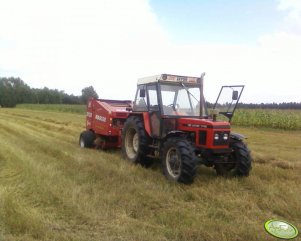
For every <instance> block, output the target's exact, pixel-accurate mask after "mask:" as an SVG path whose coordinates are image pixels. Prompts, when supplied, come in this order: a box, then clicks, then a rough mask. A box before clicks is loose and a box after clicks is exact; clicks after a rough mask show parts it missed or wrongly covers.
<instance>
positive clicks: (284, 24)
mask: <svg viewBox="0 0 301 241" xmlns="http://www.w3.org/2000/svg"><path fill="white" fill-rule="evenodd" d="M300 71H301V0H265V1H262V0H261V1H260V0H253V1H249V0H241V1H236V0H228V1H225V0H211V1H205V0H165V1H162V0H127V1H124V0H72V1H71V0H51V1H50V0H26V1H23V0H9V1H6V0H0V77H10V76H14V77H20V78H21V79H23V80H24V81H25V82H26V83H27V84H28V85H30V86H31V87H35V88H42V87H44V86H46V87H48V88H53V89H54V88H55V89H59V90H64V91H65V92H66V93H68V94H75V95H80V94H81V90H82V89H83V88H84V87H87V86H90V85H92V86H94V88H95V89H96V91H97V93H98V94H99V96H100V98H109V99H130V100H131V99H133V98H134V94H135V89H136V84H137V79H138V78H141V77H146V76H151V75H156V74H161V73H170V74H179V75H189V76H200V74H201V73H202V72H206V76H205V86H204V92H205V97H206V99H207V100H209V101H214V100H215V99H216V96H217V94H218V92H219V89H220V87H221V86H222V85H230V84H243V85H245V86H246V87H245V90H244V93H243V95H242V98H241V101H242V102H245V103H250V102H252V103H262V102H265V103H266V102H269V103H270V102H278V103H279V102H301V94H300V90H301V75H300Z"/></svg>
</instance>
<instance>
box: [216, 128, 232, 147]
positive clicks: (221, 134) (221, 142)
mask: <svg viewBox="0 0 301 241" xmlns="http://www.w3.org/2000/svg"><path fill="white" fill-rule="evenodd" d="M217 135H218V139H215V138H214V137H215V136H217ZM225 135H227V137H228V138H227V139H224V136H225ZM213 138H214V139H213V145H214V146H225V145H228V144H229V138H230V132H229V131H215V132H214V134H213Z"/></svg>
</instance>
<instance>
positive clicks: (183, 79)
mask: <svg viewBox="0 0 301 241" xmlns="http://www.w3.org/2000/svg"><path fill="white" fill-rule="evenodd" d="M158 82H171V83H185V84H200V83H201V78H200V77H192V76H182V75H172V74H159V75H153V76H149V77H144V78H140V79H138V83H137V84H138V85H142V84H150V83H158Z"/></svg>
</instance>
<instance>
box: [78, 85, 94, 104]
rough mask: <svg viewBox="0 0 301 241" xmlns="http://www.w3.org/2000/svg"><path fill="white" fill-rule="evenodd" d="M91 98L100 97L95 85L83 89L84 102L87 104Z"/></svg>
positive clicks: (82, 97)
mask: <svg viewBox="0 0 301 241" xmlns="http://www.w3.org/2000/svg"><path fill="white" fill-rule="evenodd" d="M89 98H98V94H97V93H96V91H95V90H94V88H93V86H89V87H86V88H83V89H82V96H81V99H82V102H83V103H84V104H87V102H88V100H89Z"/></svg>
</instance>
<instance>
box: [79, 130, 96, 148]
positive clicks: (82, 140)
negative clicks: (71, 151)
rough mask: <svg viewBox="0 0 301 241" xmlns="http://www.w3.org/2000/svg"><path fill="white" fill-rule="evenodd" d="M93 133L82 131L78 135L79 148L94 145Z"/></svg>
mask: <svg viewBox="0 0 301 241" xmlns="http://www.w3.org/2000/svg"><path fill="white" fill-rule="evenodd" d="M94 140H95V134H94V133H93V132H92V131H83V132H82V133H81V134H80V136H79V146H80V147H81V148H91V147H93V145H94Z"/></svg>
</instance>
